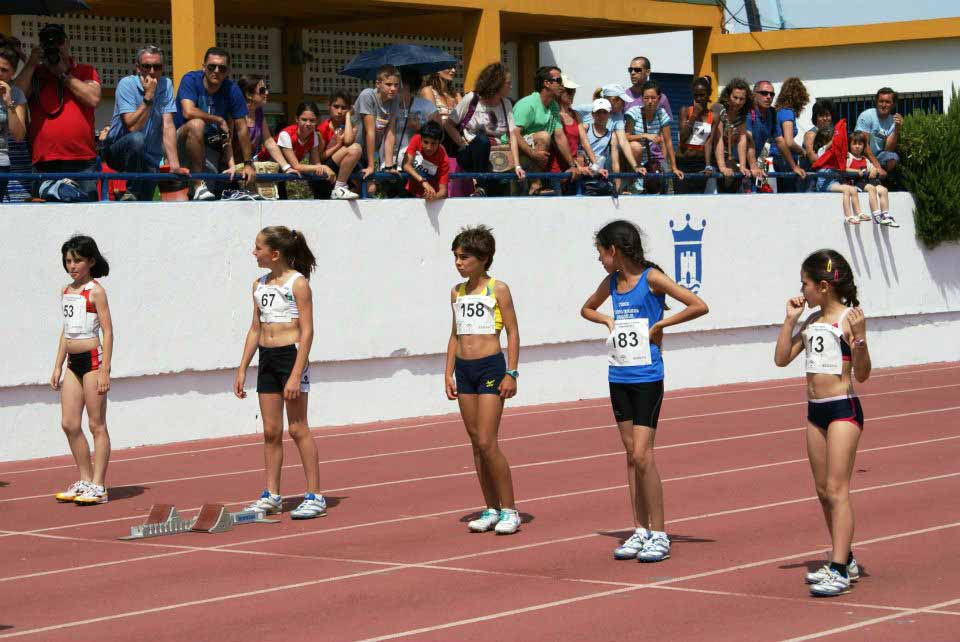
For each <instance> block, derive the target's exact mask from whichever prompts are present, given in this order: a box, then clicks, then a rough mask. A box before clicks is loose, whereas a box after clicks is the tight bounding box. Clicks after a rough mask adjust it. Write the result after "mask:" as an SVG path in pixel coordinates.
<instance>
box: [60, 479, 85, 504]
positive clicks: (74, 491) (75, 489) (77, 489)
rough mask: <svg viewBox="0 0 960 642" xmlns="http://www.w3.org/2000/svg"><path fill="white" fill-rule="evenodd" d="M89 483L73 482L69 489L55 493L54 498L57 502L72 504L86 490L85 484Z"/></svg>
mask: <svg viewBox="0 0 960 642" xmlns="http://www.w3.org/2000/svg"><path fill="white" fill-rule="evenodd" d="M89 483H90V482H85V481H83V480H80V481H75V482H73V483H72V484H70V488H68V489H67V490H65V491H63V492H62V493H57V494H56V495H54V497H56V498H57V501H58V502H64V503H73V500H75V499H76V498H77V497H79V496H80V495H82V494H83V492H84V491H85V490H86V489H87V484H89Z"/></svg>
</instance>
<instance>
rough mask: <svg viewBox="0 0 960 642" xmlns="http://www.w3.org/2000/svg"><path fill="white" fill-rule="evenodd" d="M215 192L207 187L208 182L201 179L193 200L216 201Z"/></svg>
mask: <svg viewBox="0 0 960 642" xmlns="http://www.w3.org/2000/svg"><path fill="white" fill-rule="evenodd" d="M216 198H217V197H216V196H214V194H213V192H211V191H210V190H209V189H207V184H206V183H204V182H203V181H200V184H199V185H197V189H196V191H194V193H193V200H195V201H214V200H216Z"/></svg>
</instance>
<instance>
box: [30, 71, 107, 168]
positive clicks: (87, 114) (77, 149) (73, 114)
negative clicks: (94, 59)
mask: <svg viewBox="0 0 960 642" xmlns="http://www.w3.org/2000/svg"><path fill="white" fill-rule="evenodd" d="M70 75H71V76H73V77H74V78H76V79H78V80H82V81H84V82H88V81H91V80H92V81H94V82H96V83H97V84H99V83H100V76H99V74H97V70H96V69H94V68H93V67H91V66H90V65H74V66H73V67H72V68H71V69H70ZM34 78H35V79H36V81H39V83H40V91H39V92H37V93H35V94H34V95H33V96H31V97H30V141H31V145H32V148H33V162H34V163H42V162H44V161H58V160H60V161H63V160H67V161H75V160H90V159H92V158H95V157H96V155H97V150H96V148H95V147H94V145H93V111H94V110H93V107H87V106H86V105H84V104H83V103H81V102H80V101H79V100H77V97H76V96H75V95H74V94H73V92H72V91H70V90H69V89H66V88H64V90H63V110H62V111H60V113H59V114H57V115H56V116H51V114H54V113H55V112H56V111H57V109H58V108H59V106H60V99H59V97H58V93H59V92H58V91H57V85H58V84H59V83H58V82H57V79H56V78H54V77H53V76H52V75H50V72H49V71H47V68H46V67H43V66H39V67H37V69H36V71H34Z"/></svg>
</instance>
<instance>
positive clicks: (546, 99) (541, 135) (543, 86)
mask: <svg viewBox="0 0 960 642" xmlns="http://www.w3.org/2000/svg"><path fill="white" fill-rule="evenodd" d="M562 92H563V78H562V76H561V72H560V68H559V67H540V68H539V69H537V75H536V77H535V78H534V91H533V93H532V94H530V95H529V96H525V97H524V98H521V99H520V100H518V101H517V104H516V105H514V107H513V120H514V124H515V126H516V129H517V130H518V133H519V136H518V137H517V145H518V147H519V148H520V158H521V162H520V164H519V165H517V176H519V177H520V178H523V175H524V168H523V167H522V166H523V164H524V160H526V163H527V165H528V166H529V167H530V168H531V169H532V170H533V171H535V172H543V171H546V168H547V162H548V161H549V160H550V145H551V144H552V143H555V144H556V145H557V148H558V149H559V151H560V156H561V157H562V158H563V160H565V161H566V162H567V163H569V164H570V165H575V164H576V161H575V160H574V158H573V156H572V155H571V154H570V146H569V145H568V144H567V137H566V136H565V135H564V133H563V127H562V126H561V123H560V105H558V104H557V98H558V97H559V96H560V94H561V93H562ZM552 193H553V190H552V189H548V188H543V187H541V184H540V180H539V179H534V180H532V181H530V194H531V195H538V194H552Z"/></svg>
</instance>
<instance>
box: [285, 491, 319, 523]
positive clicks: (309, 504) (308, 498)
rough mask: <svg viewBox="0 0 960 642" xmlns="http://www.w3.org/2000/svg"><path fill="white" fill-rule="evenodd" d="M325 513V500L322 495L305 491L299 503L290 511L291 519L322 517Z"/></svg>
mask: <svg viewBox="0 0 960 642" xmlns="http://www.w3.org/2000/svg"><path fill="white" fill-rule="evenodd" d="M326 514H327V500H326V499H324V498H323V495H314V494H313V493H307V494H305V495H304V496H303V501H302V502H300V505H299V506H297V507H296V508H294V509H293V512H292V513H290V518H291V519H313V518H314V517H323V516H324V515H326Z"/></svg>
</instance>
